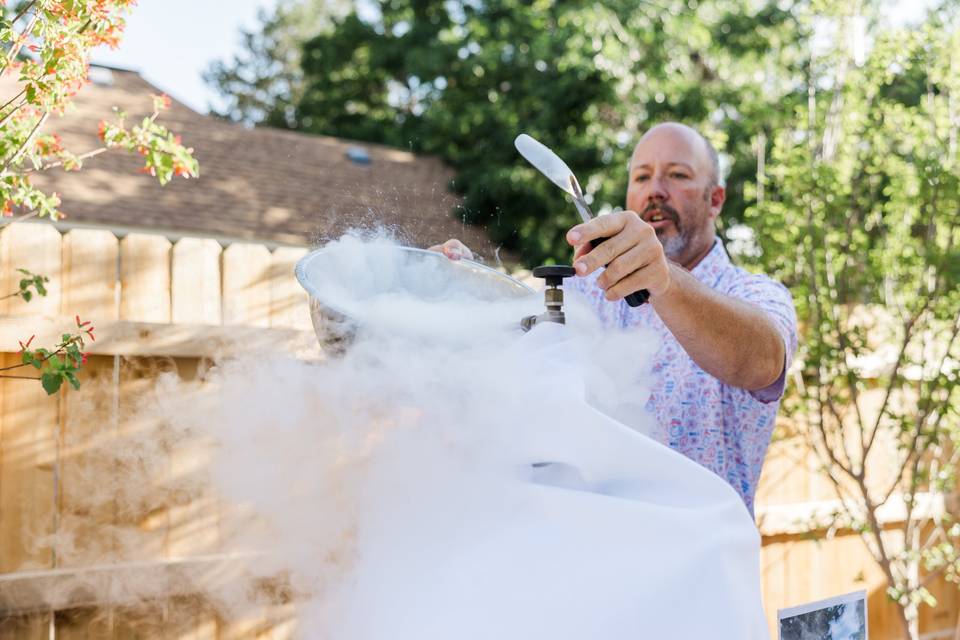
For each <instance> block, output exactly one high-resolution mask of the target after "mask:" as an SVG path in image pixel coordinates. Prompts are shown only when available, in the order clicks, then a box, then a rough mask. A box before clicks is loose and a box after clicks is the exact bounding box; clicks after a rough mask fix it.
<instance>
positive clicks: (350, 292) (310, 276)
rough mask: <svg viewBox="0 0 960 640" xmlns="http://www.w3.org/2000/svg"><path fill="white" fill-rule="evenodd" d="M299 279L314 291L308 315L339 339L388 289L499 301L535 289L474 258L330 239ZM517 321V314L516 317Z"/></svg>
mask: <svg viewBox="0 0 960 640" xmlns="http://www.w3.org/2000/svg"><path fill="white" fill-rule="evenodd" d="M296 276H297V280H298V281H299V282H300V284H301V286H303V288H304V289H306V290H307V292H308V293H309V294H310V317H311V320H312V321H313V328H314V330H315V331H316V333H317V338H318V339H319V340H320V342H321V344H325V345H331V344H338V343H339V344H340V345H341V346H343V344H344V340H349V338H350V337H351V336H352V335H353V334H354V332H355V331H356V329H358V328H359V327H360V326H362V325H363V324H364V323H365V322H370V321H371V320H375V318H374V319H371V318H364V317H363V315H364V311H365V309H364V301H366V300H371V299H373V298H375V297H377V296H382V295H385V294H399V295H402V296H405V297H407V298H412V299H416V300H422V301H425V302H436V301H439V300H443V299H445V298H448V297H450V296H451V295H465V296H468V297H469V298H471V299H474V300H480V301H489V302H493V301H499V300H504V299H511V298H514V299H515V298H522V297H526V296H530V295H532V294H534V293H535V292H534V290H533V289H531V288H530V287H528V286H527V285H525V284H523V283H522V282H519V281H518V280H515V279H513V278H511V277H510V276H508V275H506V274H503V273H500V272H499V271H497V270H495V269H491V268H490V267H487V266H485V265H482V264H479V263H477V262H473V261H471V260H459V261H453V260H450V259H448V258H447V257H446V256H444V255H442V254H439V253H436V252H433V251H425V250H423V249H415V248H412V247H402V246H398V245H394V244H387V243H360V242H356V243H352V244H350V245H349V246H348V247H346V248H345V247H344V246H343V245H342V244H340V243H331V244H330V245H327V246H325V247H323V248H321V249H317V250H315V251H313V252H311V253H309V254H307V255H306V256H304V257H303V258H302V259H301V260H300V261H299V262H298V263H297V266H296ZM517 321H518V323H519V318H517Z"/></svg>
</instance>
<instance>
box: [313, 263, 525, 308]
mask: <svg viewBox="0 0 960 640" xmlns="http://www.w3.org/2000/svg"><path fill="white" fill-rule="evenodd" d="M395 248H396V249H397V250H400V251H405V252H408V253H415V254H421V255H429V256H431V258H430V259H431V260H433V259H443V260H446V261H447V263H449V264H451V265H452V266H454V268H458V269H463V268H468V269H472V270H476V271H484V272H488V273H491V274H493V275H495V276H496V277H498V278H500V279H505V280H508V281H509V282H511V283H513V284H514V285H516V286H517V287H519V288H520V289H525V290H526V292H527V293H528V294H535V293H536V290H535V289H534V288H533V287H531V286H529V285H527V284H525V283H523V282H520V281H519V280H517V279H516V278H514V277H511V276H509V275H507V274H506V273H503V272H501V271H497V270H496V269H494V268H492V267H488V266H487V265H485V264H481V263H479V262H476V261H475V260H469V259H467V258H461V259H460V260H451V259H449V258H447V257H446V256H445V255H443V254H442V253H438V252H436V251H430V250H428V249H419V248H417V247H406V246H403V245H397V246H396V247H395ZM325 251H327V247H320V248H319V249H314V250H312V251H310V252H309V253H307V255H305V256H303V257H302V258H300V259H299V260H297V265H296V267H294V274H295V275H296V277H297V282H299V283H300V286H301V287H303V288H304V289H305V290H306V291H307V293H308V294H309V295H310V298H311V300H313V301H316V303H317V304H320V305H321V306H323V307H325V308H328V309H331V310H333V311H336V312H337V313H339V314H341V315H343V316H344V317H350V315H349V314H348V313H347V312H346V311H345V310H343V309H340V308H338V307H337V306H336V305H332V304H329V303H327V302H326V301H324V300H323V299H322V297H321V296H319V295H318V292H317V290H316V289H315V288H314V286H313V284H312V283H311V282H310V281H309V279H308V278H307V265H308V264H309V263H310V261H311V260H313V259H315V258H316V257H317V256H319V255H321V254H323V253H324V252H325Z"/></svg>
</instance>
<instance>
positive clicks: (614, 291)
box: [603, 265, 648, 301]
mask: <svg viewBox="0 0 960 640" xmlns="http://www.w3.org/2000/svg"><path fill="white" fill-rule="evenodd" d="M646 266H647V265H644V267H641V268H640V269H639V270H637V271H634V272H633V273H631V274H630V275H628V276H627V277H626V278H622V279H620V280H619V281H618V282H617V283H616V284H615V285H613V286H612V287H609V288H608V289H606V290H605V291H604V294H603V297H604V298H606V299H607V300H610V301H613V300H620V299H621V298H626V297H627V296H628V295H630V294H631V293H636V292H637V291H640V290H641V289H646V288H647V286H646V285H645V284H644V282H645V281H646V280H648V278H647V277H646V276H647V274H646V273H644V268H645V267H646Z"/></svg>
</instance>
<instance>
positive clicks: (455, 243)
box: [427, 238, 473, 260]
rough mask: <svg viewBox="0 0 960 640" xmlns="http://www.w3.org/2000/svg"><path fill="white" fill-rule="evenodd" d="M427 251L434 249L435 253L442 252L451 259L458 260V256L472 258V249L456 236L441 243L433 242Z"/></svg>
mask: <svg viewBox="0 0 960 640" xmlns="http://www.w3.org/2000/svg"><path fill="white" fill-rule="evenodd" d="M427 251H436V252H437V253H442V254H443V255H445V256H447V257H448V258H450V259H451V260H459V259H460V258H466V259H467V260H473V251H470V249H469V247H467V245H465V244H463V243H462V242H460V241H459V240H457V239H456V238H450V239H449V240H447V241H446V242H444V243H443V244H435V245H433V246H432V247H430V248H429V249H427Z"/></svg>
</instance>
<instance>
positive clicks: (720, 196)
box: [709, 184, 727, 218]
mask: <svg viewBox="0 0 960 640" xmlns="http://www.w3.org/2000/svg"><path fill="white" fill-rule="evenodd" d="M709 200H710V217H711V218H716V217H717V216H718V215H720V209H722V208H723V203H724V202H726V200H727V190H726V189H725V188H724V187H723V186H722V185H719V184H718V185H717V186H715V187H712V188H711V189H710V198H709Z"/></svg>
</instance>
